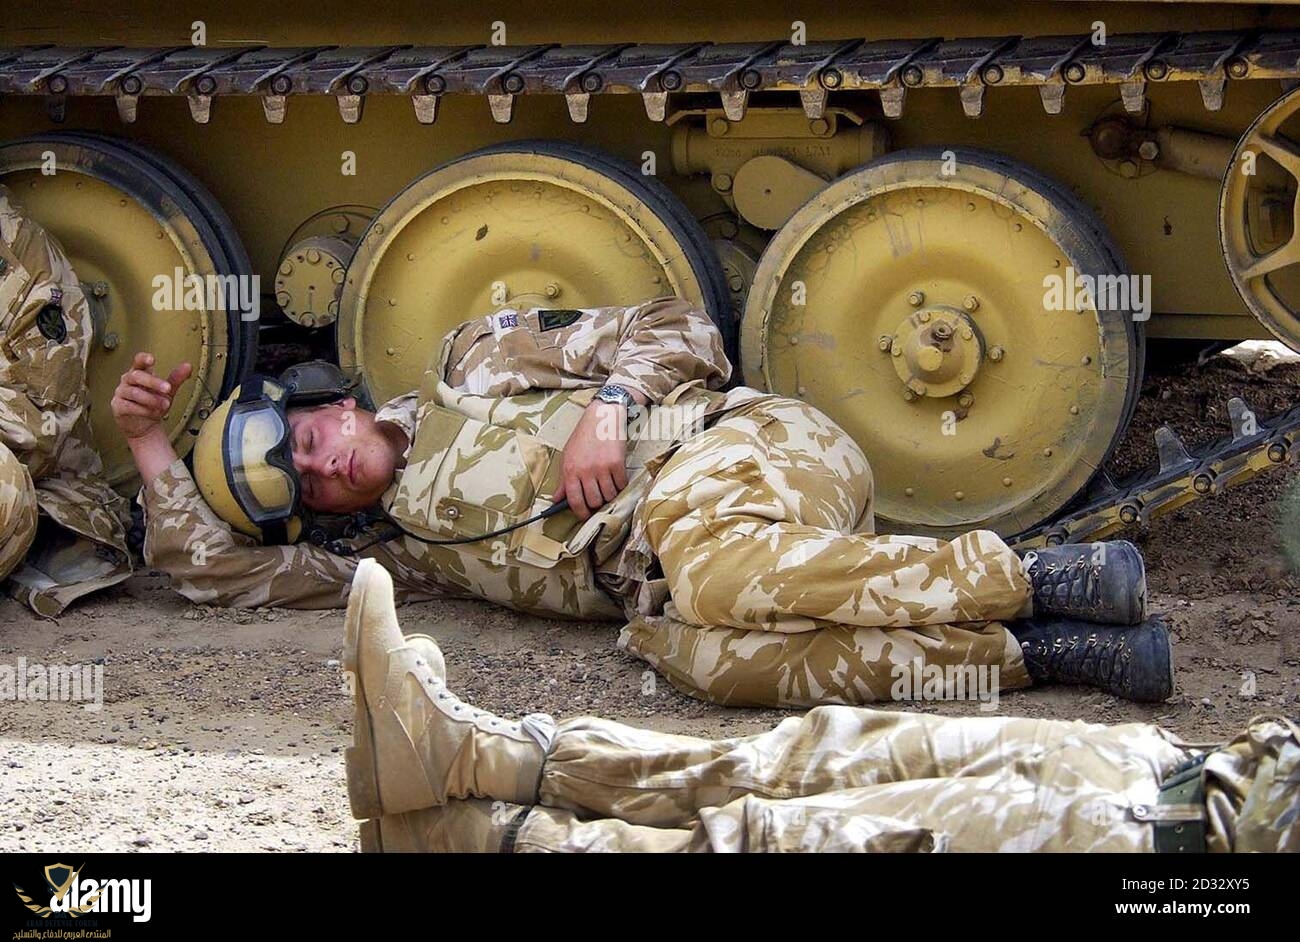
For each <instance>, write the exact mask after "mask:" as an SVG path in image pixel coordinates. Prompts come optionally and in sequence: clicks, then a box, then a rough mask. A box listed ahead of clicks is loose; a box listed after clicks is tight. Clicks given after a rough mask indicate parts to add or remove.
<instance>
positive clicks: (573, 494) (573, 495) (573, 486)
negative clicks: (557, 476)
mask: <svg viewBox="0 0 1300 942" xmlns="http://www.w3.org/2000/svg"><path fill="white" fill-rule="evenodd" d="M564 495H565V496H566V497H567V498H568V499H569V509H570V510H572V511H573V512H574V514H576V515H577V517H578V519H579V520H586V519H587V518H588V517H590V516H591V511H590V510H588V509H587V504H586V503H585V501H586V498H585V497H584V496H583V493H582V481H580V480H579V479H578V477H577V475H570V476H569V477H567V478H565V479H564Z"/></svg>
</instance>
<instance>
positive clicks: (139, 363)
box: [131, 350, 153, 370]
mask: <svg viewBox="0 0 1300 942" xmlns="http://www.w3.org/2000/svg"><path fill="white" fill-rule="evenodd" d="M131 368H132V369H136V370H148V369H152V368H153V354H152V353H146V352H145V351H143V350H141V351H140V352H139V353H137V354H136V355H135V356H133V357H132V358H131Z"/></svg>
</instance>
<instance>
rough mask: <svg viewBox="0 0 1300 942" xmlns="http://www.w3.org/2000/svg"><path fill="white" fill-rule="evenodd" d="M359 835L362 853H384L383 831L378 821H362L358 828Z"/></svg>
mask: <svg viewBox="0 0 1300 942" xmlns="http://www.w3.org/2000/svg"><path fill="white" fill-rule="evenodd" d="M357 833H358V836H359V837H360V838H361V853H363V854H382V853H383V852H384V838H383V830H382V829H381V828H380V827H379V821H378V820H377V819H371V820H369V821H362V822H361V825H360V826H359V827H358V828H357Z"/></svg>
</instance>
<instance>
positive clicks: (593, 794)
mask: <svg viewBox="0 0 1300 942" xmlns="http://www.w3.org/2000/svg"><path fill="white" fill-rule="evenodd" d="M1207 748H1208V749H1209V750H1211V751H1209V754H1208V757H1207V758H1206V759H1205V761H1204V774H1205V779H1204V781H1205V796H1206V797H1205V805H1206V812H1207V814H1206V817H1207V821H1206V837H1207V844H1208V848H1209V850H1211V851H1220V852H1222V851H1238V852H1241V851H1293V852H1294V851H1300V815H1297V813H1296V810H1297V808H1300V727H1297V726H1296V724H1295V723H1294V722H1291V721H1289V720H1286V719H1282V718H1276V717H1257V718H1256V719H1254V720H1252V721H1251V722H1250V724H1249V725H1248V726H1247V728H1246V729H1245V730H1244V731H1243V732H1242V733H1240V734H1239V735H1238V736H1236V737H1235V738H1234V739H1233V740H1232V741H1231V742H1229V743H1227V744H1226V745H1223V746H1221V747H1219V748H1215V747H1213V746H1210V747H1193V746H1190V745H1187V744H1184V743H1182V742H1180V741H1179V740H1178V739H1177V738H1176V737H1175V736H1173V734H1171V733H1168V732H1166V731H1165V730H1162V729H1160V728H1159V727H1157V726H1152V725H1149V724H1145V723H1128V724H1124V725H1119V726H1103V725H1099V724H1094V723H1084V722H1080V721H1063V720H1036V719H1019V718H1003V717H987V718H985V717H979V718H951V717H940V716H927V715H918V714H909V713H891V712H883V711H877V710H868V709H861V708H852V707H841V706H829V707H819V708H817V709H814V710H811V711H810V712H808V713H807V714H806V715H805V716H802V717H798V718H791V719H787V720H784V721H783V722H781V723H780V724H779V725H778V726H776V727H775V728H774V729H772V730H770V731H769V732H766V733H761V734H759V735H756V736H749V737H745V738H742V739H726V740H720V741H713V742H710V741H707V740H702V739H694V738H691V737H687V736H674V735H669V734H665V733H656V732H650V731H647V730H641V729H635V728H633V727H630V726H624V725H622V724H620V723H614V722H610V721H607V720H600V719H594V718H584V719H578V720H572V721H569V722H565V723H561V724H560V727H559V731H558V733H557V736H556V739H555V741H554V744H553V746H552V749H551V752H550V755H549V756H548V757H547V760H546V763H545V765H544V766H543V769H542V783H541V795H540V803H539V805H538V806H536V807H534V808H532V809H531V810H529V811H527V812H524V811H523V810H522V809H520V810H519V811H516V809H515V806H510V805H505V804H504V803H499V804H498V805H497V806H496V807H495V808H494V815H493V819H494V821H496V822H510V821H515V822H516V823H517V819H518V816H519V815H521V814H525V813H526V817H524V818H523V822H522V826H519V827H518V831H517V839H516V841H515V846H514V849H515V850H516V851H518V852H528V851H553V852H556V851H697V852H698V851H704V852H710V851H712V852H744V851H749V852H755V851H921V852H932V851H1107V852H1113V851H1120V852H1151V851H1154V850H1155V843H1154V828H1153V825H1152V824H1151V823H1149V822H1148V821H1142V820H1139V817H1140V816H1141V815H1142V814H1143V811H1142V808H1143V807H1144V806H1145V807H1146V808H1151V807H1153V806H1155V805H1156V804H1157V802H1158V799H1159V787H1160V784H1161V783H1162V782H1163V781H1165V780H1166V779H1168V778H1169V776H1170V775H1172V774H1173V773H1174V772H1175V771H1177V770H1178V769H1179V768H1180V767H1182V766H1183V765H1184V763H1186V762H1187V761H1188V760H1189V759H1190V758H1192V757H1193V756H1197V755H1200V754H1202V753H1203V752H1205V751H1206V749H1207ZM418 814H419V813H418V812H417V813H416V815H418ZM411 817H414V816H411ZM445 838H446V842H447V844H446V848H445V849H447V850H457V849H462V848H460V847H458V846H457V839H458V838H459V839H460V840H462V841H463V840H464V835H463V834H460V835H458V834H457V833H456V831H454V830H451V831H449V832H448V833H447V834H446V835H445Z"/></svg>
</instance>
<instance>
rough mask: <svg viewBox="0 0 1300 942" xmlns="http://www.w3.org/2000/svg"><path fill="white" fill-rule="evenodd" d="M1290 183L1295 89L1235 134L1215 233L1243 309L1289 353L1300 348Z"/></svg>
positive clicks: (1297, 145)
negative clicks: (1239, 132) (1266, 172)
mask: <svg viewBox="0 0 1300 942" xmlns="http://www.w3.org/2000/svg"><path fill="white" fill-rule="evenodd" d="M1279 168H1280V170H1281V171H1283V173H1282V174H1280V175H1279V174H1277V172H1276V171H1277V169H1279ZM1265 169H1273V170H1274V174H1273V175H1272V176H1269V175H1267V174H1265V173H1264V171H1265ZM1279 176H1280V177H1281V179H1282V181H1283V182H1282V183H1281V184H1279V183H1278V182H1277V179H1278V177H1279ZM1298 187H1300V90H1296V91H1292V92H1290V93H1288V94H1286V95H1284V96H1282V97H1281V98H1279V99H1278V100H1277V101H1276V102H1275V103H1274V104H1273V105H1272V106H1271V107H1269V108H1268V109H1267V110H1266V111H1265V112H1264V113H1263V114H1261V115H1260V116H1259V118H1257V119H1256V120H1255V122H1254V123H1253V124H1251V126H1250V127H1249V128H1248V129H1247V130H1246V133H1245V134H1243V135H1242V137H1241V140H1240V141H1239V142H1238V143H1237V146H1236V148H1235V150H1234V151H1233V159H1232V162H1231V164H1230V165H1229V169H1228V173H1227V174H1226V175H1225V176H1224V179H1223V189H1222V192H1221V193H1220V197H1219V233H1220V239H1221V241H1222V246H1223V257H1224V260H1225V261H1226V262H1227V265H1228V270H1229V272H1230V273H1231V274H1232V279H1233V281H1234V283H1235V284H1236V285H1237V289H1238V290H1239V291H1240V292H1241V296H1242V298H1243V300H1245V302H1246V305H1247V306H1248V307H1249V308H1250V310H1251V312H1252V313H1254V315H1255V316H1256V317H1257V318H1259V320H1260V322H1261V323H1262V324H1263V325H1264V326H1265V327H1267V328H1268V329H1269V330H1270V331H1272V332H1273V334H1274V335H1275V336H1276V337H1277V338H1278V339H1279V340H1281V341H1283V342H1284V343H1286V344H1288V345H1289V346H1290V347H1291V348H1292V349H1294V350H1300V195H1297V188H1298Z"/></svg>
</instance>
